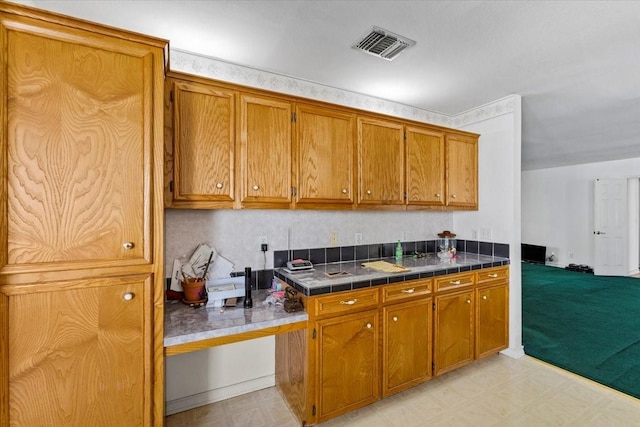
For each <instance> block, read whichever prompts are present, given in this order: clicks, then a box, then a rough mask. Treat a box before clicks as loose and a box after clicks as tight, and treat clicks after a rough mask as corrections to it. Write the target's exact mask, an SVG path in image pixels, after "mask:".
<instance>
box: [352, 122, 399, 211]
mask: <svg viewBox="0 0 640 427" xmlns="http://www.w3.org/2000/svg"><path fill="white" fill-rule="evenodd" d="M402 205H404V126H403V124H402V123H399V122H392V121H385V120H379V119H374V118H368V117H358V207H374V208H378V209H379V208H381V207H391V208H397V207H398V206H402Z"/></svg>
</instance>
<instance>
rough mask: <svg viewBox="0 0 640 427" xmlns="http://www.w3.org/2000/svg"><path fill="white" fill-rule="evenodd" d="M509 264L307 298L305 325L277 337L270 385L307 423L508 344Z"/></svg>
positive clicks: (409, 385)
mask: <svg viewBox="0 0 640 427" xmlns="http://www.w3.org/2000/svg"><path fill="white" fill-rule="evenodd" d="M508 269H509V267H508V266H504V267H495V268H488V269H482V270H478V271H477V272H475V273H474V272H466V273H459V274H453V275H447V276H438V277H437V278H433V279H431V278H429V279H417V280H411V281H406V282H400V283H396V284H392V285H385V286H379V287H375V288H365V289H362V290H357V291H349V292H338V293H332V294H328V295H322V296H317V297H308V298H306V299H305V301H304V303H305V307H306V310H307V312H308V314H309V323H308V328H307V330H302V331H296V332H291V333H287V334H282V335H278V336H276V384H277V387H278V390H279V391H280V393H281V394H282V396H283V398H284V399H285V401H286V402H287V403H288V405H289V408H290V409H291V411H292V412H293V413H294V414H295V415H296V416H297V417H298V419H299V420H300V421H301V423H302V425H315V424H317V423H321V422H324V421H327V420H329V419H331V418H334V417H337V416H339V415H342V414H345V413H347V412H350V411H352V410H355V409H357V408H360V407H363V406H365V405H368V404H370V403H373V402H375V401H376V400H378V399H380V398H381V397H387V396H389V395H392V394H394V393H398V392H400V391H402V390H406V389H408V388H410V387H413V386H415V385H418V384H420V383H422V382H424V381H428V380H429V379H431V378H432V377H433V376H436V375H441V374H443V373H445V372H448V371H451V370H453V369H456V368H458V367H461V366H463V365H466V364H468V363H470V362H472V361H473V360H474V359H477V358H480V357H485V356H487V355H490V354H495V353H497V352H498V351H500V350H504V349H505V348H506V347H507V343H508V321H507V319H508V286H509V281H508Z"/></svg>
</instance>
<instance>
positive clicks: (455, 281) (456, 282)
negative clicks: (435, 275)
mask: <svg viewBox="0 0 640 427" xmlns="http://www.w3.org/2000/svg"><path fill="white" fill-rule="evenodd" d="M449 283H451V284H452V285H459V284H460V280H453V281H451V282H449Z"/></svg>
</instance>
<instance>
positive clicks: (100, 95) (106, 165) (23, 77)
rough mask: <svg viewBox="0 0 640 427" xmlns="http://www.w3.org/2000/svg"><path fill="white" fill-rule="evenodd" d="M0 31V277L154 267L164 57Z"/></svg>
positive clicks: (49, 33)
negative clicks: (0, 80)
mask: <svg viewBox="0 0 640 427" xmlns="http://www.w3.org/2000/svg"><path fill="white" fill-rule="evenodd" d="M0 19H1V20H2V21H1V23H0V27H1V28H0V31H2V34H3V36H2V41H3V43H2V46H1V47H0V49H2V52H1V56H2V58H3V61H2V65H1V66H2V72H1V73H0V74H1V75H2V76H3V79H4V83H3V84H2V85H1V87H0V97H1V101H0V102H2V106H0V110H2V111H3V112H4V115H3V119H6V123H3V126H2V128H3V132H2V137H1V138H0V153H3V154H2V155H0V173H1V174H2V176H1V177H0V179H1V180H2V181H4V182H3V183H2V184H0V200H2V201H3V202H2V204H3V205H4V206H3V207H2V208H0V247H2V250H0V270H5V271H7V272H13V271H20V272H30V271H43V270H47V269H51V268H55V269H58V270H60V269H64V268H93V267H96V266H101V265H123V264H124V265H132V264H144V263H149V262H151V261H152V259H151V258H152V255H151V230H152V222H153V221H152V219H151V213H150V210H149V207H150V205H151V204H152V203H153V202H152V201H153V200H154V199H153V195H154V194H155V193H154V187H153V185H152V183H153V180H152V168H153V167H154V164H159V165H160V164H162V160H161V155H162V154H161V150H160V151H155V152H154V147H153V144H154V142H156V141H157V142H158V143H160V141H162V93H163V84H162V82H163V52H162V49H161V48H154V47H152V46H149V45H142V44H140V43H135V42H131V41H127V40H124V39H123V38H116V37H108V36H105V35H99V34H94V33H91V32H89V31H84V30H81V29H78V28H70V27H69V28H66V27H63V26H61V25H57V24H46V25H45V24H44V23H43V21H40V20H35V19H30V18H25V17H17V16H10V15H2V16H1V17H0ZM158 148H161V144H160V146H158Z"/></svg>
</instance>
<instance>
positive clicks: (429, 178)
mask: <svg viewBox="0 0 640 427" xmlns="http://www.w3.org/2000/svg"><path fill="white" fill-rule="evenodd" d="M444 174H445V169H444V133H442V132H436V131H432V130H428V129H423V128H418V127H412V126H410V127H407V204H409V205H431V206H444V204H445V194H444Z"/></svg>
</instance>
